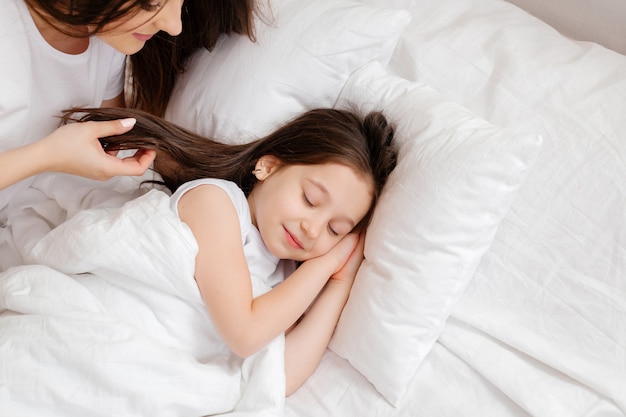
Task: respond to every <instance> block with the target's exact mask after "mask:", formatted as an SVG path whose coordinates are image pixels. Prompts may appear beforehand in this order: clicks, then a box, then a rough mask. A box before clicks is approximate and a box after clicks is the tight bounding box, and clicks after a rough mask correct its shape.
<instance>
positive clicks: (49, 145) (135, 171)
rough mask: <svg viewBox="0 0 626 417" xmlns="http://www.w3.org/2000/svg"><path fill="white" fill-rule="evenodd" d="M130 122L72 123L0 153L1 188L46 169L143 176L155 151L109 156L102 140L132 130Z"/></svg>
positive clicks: (101, 175) (90, 175)
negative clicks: (26, 143)
mask: <svg viewBox="0 0 626 417" xmlns="http://www.w3.org/2000/svg"><path fill="white" fill-rule="evenodd" d="M129 121H130V122H131V123H123V121H120V120H111V121H106V122H85V123H72V124H69V125H65V126H61V127H60V128H58V129H57V130H55V131H54V132H53V133H52V134H50V135H48V136H46V137H45V138H44V139H42V140H40V141H38V142H34V143H31V144H29V145H26V146H22V147H20V148H16V149H11V150H9V151H6V152H2V153H0V190H1V189H4V188H6V187H8V186H9V185H12V184H15V183H16V182H18V181H21V180H23V179H25V178H28V177H30V176H33V175H36V174H40V173H42V172H64V173H66V174H73V175H80V176H82V177H86V178H91V179H99V180H104V179H108V178H111V177H113V176H115V175H142V174H143V173H144V172H146V170H147V169H148V168H149V167H150V164H151V163H152V161H153V160H154V156H155V152H154V151H152V150H150V151H147V150H146V151H138V152H137V154H136V155H135V156H133V157H129V158H125V159H119V158H117V157H115V156H112V155H108V154H107V153H106V152H105V151H104V150H103V149H102V146H101V145H100V142H99V141H98V138H101V137H105V136H111V135H119V134H121V133H124V132H127V131H129V130H130V129H131V128H132V126H133V124H134V121H133V120H132V119H130V120H129ZM124 124H126V126H125V125H124Z"/></svg>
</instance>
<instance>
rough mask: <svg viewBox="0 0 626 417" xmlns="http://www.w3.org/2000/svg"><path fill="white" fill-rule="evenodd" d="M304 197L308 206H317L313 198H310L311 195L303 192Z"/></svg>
mask: <svg viewBox="0 0 626 417" xmlns="http://www.w3.org/2000/svg"><path fill="white" fill-rule="evenodd" d="M302 198H303V199H304V202H305V203H306V205H307V206H309V207H315V205H314V204H313V203H312V202H311V200H310V199H309V197H308V196H307V195H306V193H302Z"/></svg>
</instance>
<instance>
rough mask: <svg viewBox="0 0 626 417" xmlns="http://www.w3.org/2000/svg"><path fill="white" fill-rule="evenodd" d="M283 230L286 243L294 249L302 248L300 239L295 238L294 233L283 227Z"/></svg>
mask: <svg viewBox="0 0 626 417" xmlns="http://www.w3.org/2000/svg"><path fill="white" fill-rule="evenodd" d="M284 230H285V237H286V239H287V243H289V246H291V247H293V248H295V249H304V248H303V247H302V244H301V243H300V241H299V240H298V239H296V237H295V236H294V235H292V234H291V233H290V232H289V230H287V229H284Z"/></svg>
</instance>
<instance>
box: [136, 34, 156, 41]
mask: <svg viewBox="0 0 626 417" xmlns="http://www.w3.org/2000/svg"><path fill="white" fill-rule="evenodd" d="M133 36H134V37H135V39H137V40H140V41H142V42H146V41H149V40H150V38H152V36H153V35H143V34H141V33H133Z"/></svg>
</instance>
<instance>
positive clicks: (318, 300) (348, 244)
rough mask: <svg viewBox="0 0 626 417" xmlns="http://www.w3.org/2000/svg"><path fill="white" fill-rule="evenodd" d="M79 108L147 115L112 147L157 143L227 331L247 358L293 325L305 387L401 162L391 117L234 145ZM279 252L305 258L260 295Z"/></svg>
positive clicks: (291, 369) (333, 120) (334, 117)
mask: <svg viewBox="0 0 626 417" xmlns="http://www.w3.org/2000/svg"><path fill="white" fill-rule="evenodd" d="M78 111H80V112H85V111H86V112H87V115H86V116H83V117H82V119H81V120H109V119H116V118H120V117H123V116H124V115H128V114H130V115H132V116H133V117H134V118H136V119H137V121H138V122H137V125H136V126H135V128H134V129H133V130H132V131H131V132H129V133H127V134H124V135H120V136H113V137H109V138H104V139H103V140H102V141H103V146H104V147H105V148H106V149H114V150H119V149H132V148H136V147H141V148H149V149H156V151H157V157H156V160H155V170H156V171H158V172H159V173H160V174H161V175H162V177H163V180H164V183H165V184H166V185H167V186H168V187H169V188H170V190H172V191H174V194H173V196H172V200H171V201H172V208H173V210H174V211H175V212H177V213H178V215H179V217H180V219H181V220H182V221H183V222H185V223H186V224H187V225H188V226H189V228H190V229H191V231H192V233H193V234H194V237H195V238H196V240H197V243H198V247H199V250H198V254H197V256H196V265H195V280H196V282H197V285H198V288H199V289H200V293H201V295H202V298H203V300H204V302H205V304H206V306H207V308H208V310H209V313H210V315H211V317H212V319H213V321H214V323H215V326H216V328H217V330H218V332H219V333H220V335H221V336H222V338H223V339H224V341H225V342H226V344H227V345H228V346H229V347H230V349H231V350H232V351H233V352H235V353H236V354H238V355H240V356H247V355H251V354H253V353H255V352H256V351H258V350H259V349H260V348H262V347H263V346H264V345H266V344H267V343H268V342H269V341H270V340H272V339H273V338H275V337H276V336H277V335H279V334H280V333H282V332H286V339H285V340H286V347H285V370H286V381H287V394H290V393H292V392H293V391H295V389H296V388H297V387H299V386H300V384H302V383H303V382H304V380H305V379H306V378H307V377H308V376H309V375H310V374H311V372H313V370H314V369H315V367H316V366H317V364H318V362H319V360H320V358H321V355H322V354H323V352H324V349H325V348H326V346H327V345H328V342H329V340H330V337H331V336H332V333H333V330H334V327H335V325H336V323H337V320H338V319H339V315H340V313H341V310H342V308H343V306H344V304H345V302H346V301H347V298H348V294H349V292H350V288H351V286H352V281H353V279H354V277H355V275H356V272H357V269H358V267H359V265H360V263H361V261H362V259H363V243H364V237H363V233H364V230H365V227H366V226H367V224H368V222H369V220H370V218H371V216H372V212H373V210H374V206H375V204H376V202H377V200H378V197H379V195H380V193H381V190H382V187H383V186H384V184H385V182H386V180H387V177H388V175H389V174H390V172H391V171H392V170H393V168H394V167H395V163H396V152H395V150H394V149H393V148H392V144H391V142H392V138H393V130H392V128H391V127H390V126H389V125H388V124H387V121H386V119H385V118H384V116H383V115H382V114H381V113H371V114H368V115H367V116H365V117H364V118H361V117H359V116H357V115H356V114H354V113H351V112H348V111H341V110H333V109H317V110H311V111H309V112H307V113H304V114H303V115H301V116H300V117H298V118H296V119H294V120H293V121H291V122H289V123H287V124H285V125H284V126H282V127H280V128H279V129H278V130H276V131H275V132H274V133H272V134H270V135H269V136H267V137H265V138H263V139H260V140H258V141H256V142H253V143H249V144H241V145H227V144H223V143H219V142H215V141H212V140H209V139H206V138H203V137H199V136H197V135H194V134H192V133H190V132H188V131H185V130H183V129H180V128H178V127H176V126H173V125H172V124H170V123H168V122H166V121H163V120H161V119H158V118H155V117H151V116H148V115H143V114H141V113H139V112H136V111H135V112H129V111H128V110H124V109H120V110H117V109H101V110H78ZM70 117H72V116H71V115H67V116H66V120H67V119H69V118H70ZM216 178H219V179H216ZM279 259H291V260H295V261H298V262H299V263H300V265H299V267H298V268H297V269H296V270H295V272H293V274H292V275H290V276H289V278H288V279H287V280H285V281H284V282H282V283H281V284H279V285H277V286H276V287H274V288H273V289H272V290H271V291H269V292H267V293H265V294H263V295H261V296H259V297H257V298H253V296H252V288H251V282H250V276H251V274H255V273H257V272H258V271H257V270H256V269H257V268H260V267H261V266H262V265H265V264H267V263H268V262H269V263H270V264H271V267H270V268H268V270H270V271H273V269H274V268H275V265H276V263H277V262H278V260H279ZM305 311H306V314H304V313H305ZM303 314H304V315H303ZM298 320H299V321H298Z"/></svg>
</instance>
